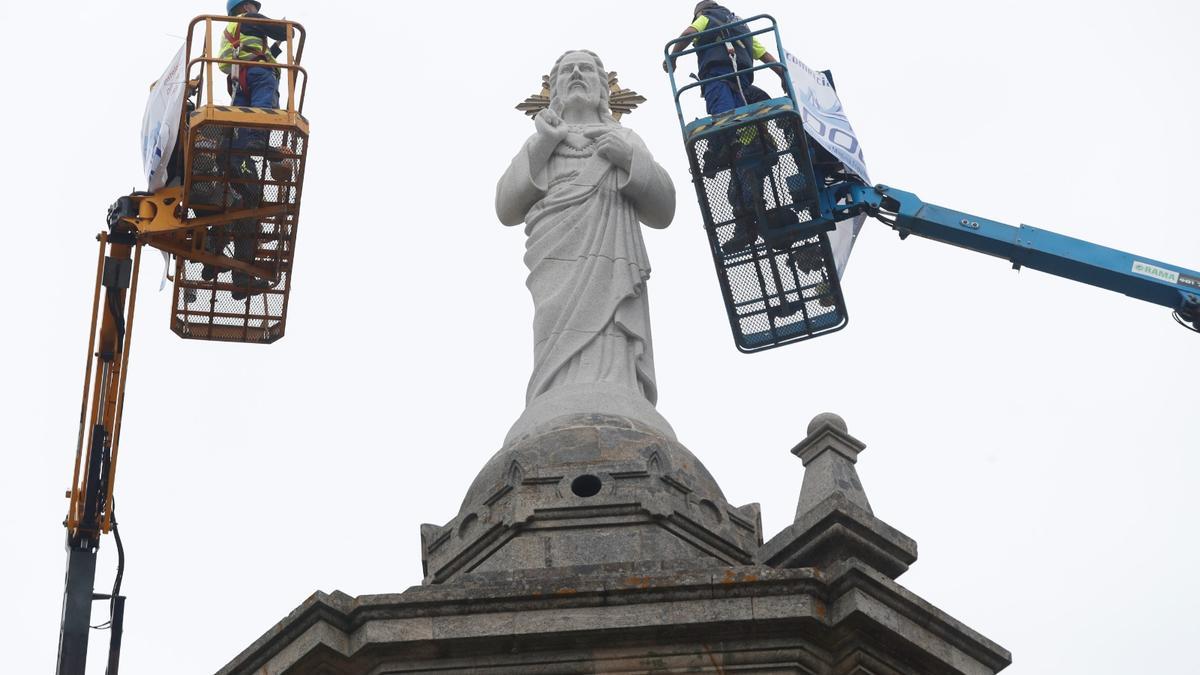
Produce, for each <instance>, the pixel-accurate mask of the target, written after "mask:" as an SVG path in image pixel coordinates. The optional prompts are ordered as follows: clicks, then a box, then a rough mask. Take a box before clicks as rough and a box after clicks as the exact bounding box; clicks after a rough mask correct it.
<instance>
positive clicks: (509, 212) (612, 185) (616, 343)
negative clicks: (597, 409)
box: [496, 122, 675, 405]
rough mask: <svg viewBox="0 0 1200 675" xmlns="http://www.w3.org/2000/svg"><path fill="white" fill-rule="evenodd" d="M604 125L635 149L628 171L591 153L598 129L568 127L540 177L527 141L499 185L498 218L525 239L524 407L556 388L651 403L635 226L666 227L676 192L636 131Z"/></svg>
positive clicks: (645, 275) (642, 254)
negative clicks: (530, 308)
mask: <svg viewBox="0 0 1200 675" xmlns="http://www.w3.org/2000/svg"><path fill="white" fill-rule="evenodd" d="M607 124H608V126H609V127H610V128H611V129H613V130H614V131H613V133H621V134H627V138H628V140H629V142H630V145H632V146H633V148H634V151H633V162H632V164H631V166H630V171H629V172H628V173H626V172H625V171H624V170H622V169H618V168H615V167H613V166H612V165H611V164H609V163H608V162H607V161H606V160H604V159H603V158H601V157H600V156H599V155H596V154H595V152H594V150H595V147H596V140H595V139H589V138H587V136H588V135H594V134H595V132H596V131H597V129H596V128H595V127H590V128H587V127H572V133H571V134H570V135H569V136H568V138H567V139H566V140H564V141H563V142H562V143H560V144H559V145H558V147H557V148H556V149H555V151H554V154H553V155H552V156H551V158H550V160H549V162H547V165H546V168H545V169H544V170H543V171H541V172H539V173H538V175H533V174H532V172H531V167H530V162H529V154H528V153H529V147H530V143H531V142H532V140H533V139H532V138H531V139H530V140H529V141H527V142H526V143H525V146H524V147H522V149H521V151H520V152H519V153H517V156H516V157H515V158H514V159H513V160H512V163H511V164H510V165H509V167H508V170H507V171H506V172H505V173H504V176H503V177H502V178H501V179H500V183H499V185H498V186H497V188H496V213H497V215H498V216H499V218H500V221H501V222H502V223H504V224H505V225H516V224H517V223H521V222H524V223H525V234H526V235H527V236H528V238H527V240H526V245H525V250H526V252H525V265H526V267H528V268H529V277H528V279H527V280H526V286H528V287H529V291H530V293H531V294H532V295H533V304H534V320H533V339H534V367H533V375H532V376H531V377H530V379H529V387H528V389H527V391H526V403H529V402H531V401H533V400H534V399H535V398H537V397H539V396H541V395H543V394H546V393H547V392H550V391H552V390H553V389H555V388H556V387H560V386H564V385H586V384H591V383H602V384H605V385H616V386H619V387H622V388H624V389H628V390H629V391H630V392H632V393H635V394H640V395H641V396H644V397H645V398H646V400H648V401H649V402H650V403H651V405H653V404H654V403H655V402H656V400H657V398H658V392H657V388H656V386H655V381H654V355H653V348H652V347H651V340H650V311H649V305H648V301H647V297H646V280H647V279H649V278H650V262H649V260H648V259H647V256H646V246H645V244H644V243H643V241H642V233H641V230H640V228H639V227H638V222H639V221H640V222H642V223H644V224H646V225H647V226H649V227H654V228H663V227H666V226H667V225H669V224H670V222H671V219H672V218H673V217H674V214H675V188H674V185H673V184H672V182H671V179H670V177H669V176H668V175H667V173H666V171H664V170H663V168H662V167H660V166H659V165H658V164H657V163H656V162H655V161H654V158H653V157H651V155H650V151H649V150H648V149H647V148H646V146H645V144H644V143H643V142H642V140H641V139H640V138H638V137H637V135H636V134H634V133H633V132H632V131H630V130H628V129H624V128H622V127H620V125H616V124H615V123H613V122H608V123H607ZM589 131H590V132H591V133H589Z"/></svg>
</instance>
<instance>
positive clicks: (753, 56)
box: [663, 0, 788, 253]
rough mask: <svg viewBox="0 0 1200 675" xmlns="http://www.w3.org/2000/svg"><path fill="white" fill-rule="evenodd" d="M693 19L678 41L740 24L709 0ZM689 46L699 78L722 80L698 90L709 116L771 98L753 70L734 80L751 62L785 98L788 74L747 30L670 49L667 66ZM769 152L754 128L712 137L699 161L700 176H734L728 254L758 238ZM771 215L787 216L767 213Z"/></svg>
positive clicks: (722, 33)
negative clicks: (764, 69) (729, 172)
mask: <svg viewBox="0 0 1200 675" xmlns="http://www.w3.org/2000/svg"><path fill="white" fill-rule="evenodd" d="M692 16H693V21H692V23H691V25H689V26H688V27H687V28H685V29H684V30H683V32H682V33H680V37H681V38H686V37H688V36H689V35H695V34H697V33H700V32H702V31H706V30H713V29H718V28H721V27H722V26H728V25H729V24H733V23H737V22H738V21H740V20H741V19H739V18H738V16H737V15H736V14H734V13H733V12H731V11H730V10H729V9H727V8H725V7H723V6H721V5H720V4H718V3H716V2H714V1H713V0H704V1H703V2H700V3H697V4H696V7H695V9H694V10H693V12H692ZM689 44H692V45H695V46H696V47H697V51H696V59H697V61H698V63H699V70H700V73H699V78H700V79H701V80H706V79H709V78H721V79H718V80H715V81H713V82H707V83H705V84H702V85H701V86H700V92H701V94H702V95H703V96H704V104H705V109H706V110H707V112H708V114H709V115H719V114H721V113H724V112H729V111H730V110H733V109H734V108H737V107H740V106H744V105H748V104H752V103H758V102H761V101H766V100H768V99H770V95H768V94H767V93H766V92H765V91H763V90H762V89H760V88H759V87H756V86H755V85H754V72H753V71H750V72H743V73H739V74H738V75H737V76H734V75H733V74H734V72H735V71H742V70H748V69H749V68H751V67H753V65H754V61H755V60H759V61H762V62H763V63H766V64H770V65H772V70H773V71H775V74H777V75H778V76H779V79H780V83H781V85H782V87H783V91H784V93H785V94H786V93H787V90H788V87H787V71H786V70H785V69H784V67H783V65H782V64H780V63H779V61H778V59H776V58H775V55H774V54H772V53H771V52H769V51H767V49H766V47H764V46H763V45H762V43H761V42H759V41H758V38H757V37H755V36H753V35H750V30H749V29H748V28H747V27H746V25H745V24H743V25H740V26H732V27H729V28H725V29H722V30H719V31H717V32H715V33H712V34H709V35H704V36H702V37H698V38H695V39H693V40H692V41H691V42H690V43H689V42H687V41H682V42H677V43H676V44H675V46H674V47H673V48H672V50H671V57H670V58H671V64H672V65H673V64H674V60H675V58H676V57H675V56H674V55H675V54H677V53H679V52H681V51H683V50H685V49H687V48H688V46H689ZM706 45H707V46H706ZM667 69H668V64H667V62H666V61H664V62H663V70H667ZM722 76H727V77H722ZM773 150H774V146H773V143H772V142H771V139H769V138H762V139H760V138H759V134H758V131H757V129H755V128H753V127H750V128H745V129H738V130H735V131H733V132H732V134H731V135H730V134H718V135H714V136H712V137H710V139H709V141H708V145H707V148H706V150H705V152H704V157H703V162H702V165H703V166H702V169H703V172H704V175H705V177H708V178H711V177H713V176H715V175H716V174H717V172H718V171H720V170H721V169H724V168H729V167H733V168H734V173H735V174H736V176H735V179H734V180H731V181H730V182H729V188H728V197H729V204H730V207H731V208H732V210H733V216H734V231H733V235H732V237H731V238H730V239H729V240H728V241H726V242H725V243H724V244H723V245H722V249H723V250H725V251H726V252H727V253H728V252H734V251H738V250H741V249H744V248H746V247H747V246H749V245H750V244H751V243H753V241H754V239H755V237H756V236H757V232H756V231H757V228H756V227H755V216H754V202H755V200H756V199H761V196H759V195H760V194H761V192H762V190H761V183H762V179H763V177H764V176H765V175H766V173H767V172H768V171H770V166H771V164H772V163H773V162H770V161H767V159H766V157H765V156H766V155H767V154H768V153H769V152H773ZM756 188H757V189H756ZM776 215H779V216H785V215H786V214H772V216H776Z"/></svg>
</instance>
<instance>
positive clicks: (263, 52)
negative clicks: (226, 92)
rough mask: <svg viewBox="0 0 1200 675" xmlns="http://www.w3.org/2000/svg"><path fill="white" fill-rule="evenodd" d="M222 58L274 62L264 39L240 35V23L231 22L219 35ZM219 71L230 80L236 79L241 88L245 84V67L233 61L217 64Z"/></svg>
mask: <svg viewBox="0 0 1200 675" xmlns="http://www.w3.org/2000/svg"><path fill="white" fill-rule="evenodd" d="M220 58H222V59H236V60H238V61H265V62H267V63H275V57H273V56H271V52H269V51H267V45H266V40H265V39H263V38H261V37H259V36H257V35H242V24H241V23H231V24H229V26H228V27H227V28H226V29H225V32H224V33H223V34H222V35H221V56H220ZM219 67H220V69H221V72H223V73H225V74H226V75H228V76H229V78H230V80H237V81H238V82H239V85H240V86H241V87H242V88H245V86H246V73H245V68H242V67H239V66H238V65H237V64H233V63H222V64H219Z"/></svg>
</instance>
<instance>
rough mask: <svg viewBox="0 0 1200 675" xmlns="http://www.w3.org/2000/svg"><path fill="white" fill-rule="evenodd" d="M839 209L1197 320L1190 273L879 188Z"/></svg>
mask: <svg viewBox="0 0 1200 675" xmlns="http://www.w3.org/2000/svg"><path fill="white" fill-rule="evenodd" d="M843 208H844V209H845V210H846V211H847V212H849V213H855V212H860V211H862V212H866V213H868V214H870V215H872V216H874V217H877V218H879V219H881V220H883V221H884V222H886V223H888V224H889V225H891V226H892V227H893V228H894V229H896V230H897V231H898V232H899V233H900V236H901V237H906V236H908V235H909V234H915V235H917V236H919V237H923V238H926V239H932V240H934V241H940V242H944V243H947V244H953V245H955V246H959V247H962V248H965V249H969V250H972V251H978V252H979V253H986V254H988V255H992V256H995V257H998V258H1003V259H1005V260H1008V261H1009V262H1011V263H1012V264H1013V267H1014V268H1015V269H1020V268H1022V267H1028V268H1031V269H1035V270H1039V271H1042V272H1046V273H1048V274H1053V275H1055V276H1058V277H1063V278H1065V279H1071V280H1073V281H1079V282H1082V283H1085V284H1089V285H1091V286H1097V287H1099V288H1105V289H1108V290H1110V291H1116V292H1118V293H1123V294H1125V295H1128V296H1130V297H1132V298H1137V299H1138V300H1143V301H1145V302H1151V303H1154V304H1156V305H1161V306H1163V307H1169V308H1171V309H1174V310H1176V311H1177V312H1179V313H1180V315H1181V316H1182V317H1183V318H1184V319H1185V320H1188V321H1190V322H1192V323H1195V322H1196V321H1198V320H1200V272H1197V271H1194V270H1189V269H1186V268H1183V267H1179V266H1177V265H1172V264H1170V263H1165V262H1161V261H1158V260H1154V259H1151V258H1147V257H1144V256H1139V255H1134V254H1132V253H1127V252H1125V251H1119V250H1117V249H1114V248H1109V247H1107V246H1101V245H1099V244H1093V243H1091V242H1088V241H1083V240H1082V239H1075V238H1074V237H1068V236H1066V235H1062V234H1058V233H1056V232H1050V231H1048V230H1043V229H1039V228H1036V227H1030V226H1029V225H1021V226H1019V227H1014V226H1012V225H1006V224H1004V223H1000V222H997V221H994V220H990V219H987V218H980V217H978V216H974V215H971V214H969V213H964V212H962V211H955V210H953V209H948V208H945V207H942V206H937V205H934V204H927V203H925V202H923V201H921V199H920V198H919V197H917V196H916V195H915V194H913V193H911V192H905V191H903V190H897V189H895V188H892V187H888V186H885V185H879V186H876V187H866V186H860V185H852V186H849V201H848V203H847V205H846V206H844V207H843ZM889 216H891V217H889ZM892 217H894V219H893V218H892Z"/></svg>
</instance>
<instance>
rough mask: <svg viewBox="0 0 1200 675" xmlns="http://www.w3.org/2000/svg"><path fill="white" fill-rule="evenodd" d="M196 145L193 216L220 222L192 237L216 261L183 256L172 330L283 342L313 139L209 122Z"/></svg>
mask: <svg viewBox="0 0 1200 675" xmlns="http://www.w3.org/2000/svg"><path fill="white" fill-rule="evenodd" d="M241 110H247V111H248V112H250V113H253V112H254V109H241ZM263 112H264V115H263V117H264V118H266V119H267V120H268V121H269V117H268V115H269V113H266V111H263ZM189 143H190V147H189V153H190V154H189V162H188V166H187V168H186V175H185V197H184V202H185V207H186V209H187V214H188V217H189V219H198V218H206V219H208V220H207V222H213V219H215V220H216V221H217V224H213V225H209V226H207V227H203V228H196V230H194V231H193V232H191V233H190V234H189V237H188V238H189V243H190V246H191V250H193V251H197V252H203V253H204V254H206V255H207V256H210V260H209V261H208V262H207V263H205V262H202V261H199V260H194V259H191V258H188V257H186V256H177V258H176V265H175V288H174V296H175V299H174V310H173V312H172V317H171V329H172V330H173V331H174V332H175V333H177V334H178V335H179V336H180V337H184V338H191V339H203V340H225V341H234V342H274V341H275V340H278V339H279V338H281V337H283V334H284V328H285V325H286V319H287V303H288V294H289V291H290V282H291V266H292V256H293V253H294V251H295V243H296V229H297V220H298V215H299V205H300V194H301V188H302V185H303V176H304V160H305V151H306V145H307V136H306V135H304V134H303V133H301V132H299V131H298V130H297V129H296V128H293V127H289V126H286V125H279V124H278V123H277V124H276V126H275V127H274V128H272V127H270V126H263V125H254V126H249V125H247V126H237V125H233V124H230V123H227V122H212V121H209V122H202V123H200V124H198V125H197V126H195V127H193V128H192V129H191V130H190V134H189ZM226 213H228V214H230V219H229V220H228V221H227V222H221V220H220V218H219V216H221V215H222V214H226ZM211 256H215V257H216V259H215V260H214V259H213V258H211Z"/></svg>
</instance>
